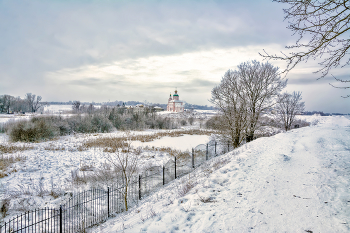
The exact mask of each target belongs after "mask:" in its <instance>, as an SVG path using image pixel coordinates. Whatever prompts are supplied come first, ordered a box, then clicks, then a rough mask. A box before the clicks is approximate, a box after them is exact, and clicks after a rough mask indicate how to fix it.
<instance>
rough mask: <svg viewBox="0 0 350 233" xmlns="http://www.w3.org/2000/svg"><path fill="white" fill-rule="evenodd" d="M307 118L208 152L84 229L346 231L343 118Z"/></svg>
mask: <svg viewBox="0 0 350 233" xmlns="http://www.w3.org/2000/svg"><path fill="white" fill-rule="evenodd" d="M305 118H307V117H305ZM308 120H310V121H314V120H317V121H318V124H317V125H312V126H310V127H305V128H300V129H294V130H291V131H288V132H286V133H280V134H277V135H275V136H272V137H269V138H259V139H257V140H254V141H253V142H251V143H249V144H246V145H244V146H243V147H241V148H238V149H236V150H235V151H232V152H230V153H228V154H226V155H223V156H220V157H216V158H214V159H213V160H210V161H208V164H206V165H203V166H201V167H199V168H198V169H197V170H196V171H195V172H193V173H192V174H190V175H189V176H185V177H182V178H180V179H177V180H175V181H173V182H171V183H170V184H168V185H167V186H165V187H164V188H162V189H161V190H159V192H157V193H154V194H153V195H151V196H149V197H147V198H145V199H144V200H142V201H141V203H140V204H139V206H137V207H135V208H133V209H131V210H130V211H129V212H127V213H124V214H120V215H119V216H117V217H116V218H112V219H110V220H108V221H107V222H105V223H103V224H101V225H99V226H97V227H94V228H92V229H89V232H350V120H349V118H346V117H344V116H339V117H337V116H332V117H316V116H312V117H309V119H308ZM220 166H221V168H219V169H215V168H216V167H220ZM188 187H192V189H190V190H188V189H187V188H188ZM186 189H187V190H186ZM185 190H186V191H188V193H186V194H184V193H185V192H184V191H185Z"/></svg>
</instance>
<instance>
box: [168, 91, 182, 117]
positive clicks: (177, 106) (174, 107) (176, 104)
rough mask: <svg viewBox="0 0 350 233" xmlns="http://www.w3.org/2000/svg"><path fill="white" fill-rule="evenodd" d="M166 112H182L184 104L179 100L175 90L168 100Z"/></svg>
mask: <svg viewBox="0 0 350 233" xmlns="http://www.w3.org/2000/svg"><path fill="white" fill-rule="evenodd" d="M166 110H167V111H169V112H183V111H184V103H183V102H181V101H180V100H179V95H178V94H177V90H175V94H174V95H173V97H171V93H170V97H169V99H168V106H167V109H166Z"/></svg>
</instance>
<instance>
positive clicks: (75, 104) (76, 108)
mask: <svg viewBox="0 0 350 233" xmlns="http://www.w3.org/2000/svg"><path fill="white" fill-rule="evenodd" d="M80 105H81V103H80V101H79V100H75V101H73V103H72V109H73V111H76V112H79V110H80Z"/></svg>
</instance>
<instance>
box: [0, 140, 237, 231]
mask: <svg viewBox="0 0 350 233" xmlns="http://www.w3.org/2000/svg"><path fill="white" fill-rule="evenodd" d="M231 149H233V147H232V146H231V145H230V144H229V143H218V142H216V141H210V142H209V143H208V144H200V145H198V146H196V147H195V148H193V149H192V151H191V152H190V153H189V154H188V153H180V155H178V156H177V157H174V158H173V159H170V160H169V161H168V162H167V163H165V164H164V165H163V166H153V167H150V168H148V169H147V170H145V171H143V172H142V173H141V174H139V175H138V176H137V177H134V178H133V180H132V182H130V183H129V184H128V185H127V187H126V186H125V185H123V184H119V185H117V186H116V187H108V188H107V190H104V189H91V190H87V191H84V192H81V193H79V194H76V195H74V196H73V197H72V198H70V199H69V200H68V202H67V203H65V204H64V205H61V206H60V207H59V208H44V209H36V210H32V211H28V212H25V213H23V214H21V215H17V217H14V218H12V219H10V220H8V221H6V222H5V223H4V224H3V225H1V226H0V233H15V232H26V233H27V232H28V233H35V232H46V233H49V232H52V233H53V232H58V233H63V232H84V229H86V228H88V227H91V226H93V225H96V224H98V223H101V222H103V221H105V220H106V219H107V218H109V217H110V216H111V215H112V214H115V213H121V212H123V211H125V209H126V208H125V196H126V199H127V202H128V206H129V207H133V206H135V205H137V204H138V201H139V200H141V199H142V198H143V197H146V196H148V195H150V194H151V193H153V192H155V191H156V190H157V189H159V188H160V187H162V186H163V185H165V184H167V183H169V182H171V181H172V180H174V179H176V178H178V177H182V176H184V175H186V174H189V173H190V172H192V171H193V170H194V169H195V168H197V167H198V166H200V165H201V164H203V163H204V162H205V161H206V160H209V159H211V158H213V157H215V156H218V155H222V154H225V153H227V152H229V151H230V150H231ZM117 183H118V182H117ZM125 188H127V194H126V195H125Z"/></svg>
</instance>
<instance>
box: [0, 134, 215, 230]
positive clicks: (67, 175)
mask: <svg viewBox="0 0 350 233" xmlns="http://www.w3.org/2000/svg"><path fill="white" fill-rule="evenodd" d="M179 130H181V129H179ZM172 131H176V130H172ZM157 132H169V131H168V130H146V131H132V132H123V131H115V132H112V133H104V134H102V133H101V134H97V133H95V134H76V135H71V136H64V137H60V138H59V139H57V140H54V141H47V142H40V143H20V142H17V143H9V142H8V136H7V135H6V134H0V143H1V145H16V146H22V145H27V146H33V147H34V148H33V149H32V150H25V151H20V152H16V153H13V154H11V156H15V157H16V156H23V157H26V159H25V160H24V161H21V162H17V163H15V164H12V165H11V167H9V168H8V171H13V170H16V171H17V172H10V173H9V174H8V176H5V177H3V178H0V205H1V201H2V200H4V199H5V198H10V199H11V203H10V211H9V212H8V213H7V217H6V218H5V219H9V218H11V217H12V216H15V215H17V214H21V213H22V212H23V211H26V210H32V209H35V208H43V207H52V208H55V207H57V206H59V205H60V204H61V203H64V202H65V201H66V200H67V199H68V198H69V195H66V196H60V197H59V198H54V197H53V196H52V195H50V191H51V190H59V191H60V193H70V192H73V193H74V192H80V191H83V190H85V189H88V188H89V185H82V186H75V184H74V183H73V180H72V172H73V173H74V172H76V173H77V174H80V175H84V174H86V172H84V171H81V169H82V168H83V167H91V168H99V167H100V166H101V165H103V164H104V163H105V162H106V153H105V152H103V149H102V148H88V149H87V150H83V151H80V150H79V146H81V145H82V144H83V143H84V142H86V141H88V140H91V139H96V138H111V137H121V136H126V135H128V136H132V135H150V134H155V133H157ZM208 140H209V136H206V135H183V136H180V137H163V138H160V139H157V140H154V141H151V142H145V143H141V142H139V141H132V146H133V147H134V148H137V147H140V146H141V147H146V146H148V147H150V148H152V147H154V148H157V147H158V148H161V147H165V148H166V147H171V148H172V149H175V150H181V151H186V150H188V151H190V150H191V148H192V147H195V146H197V145H198V144H204V143H207V142H208ZM8 155H9V154H5V156H8ZM170 158H171V155H170V154H169V153H167V152H166V151H157V150H152V149H147V150H145V149H144V150H142V153H141V154H140V155H139V164H140V169H141V170H142V166H146V167H150V166H152V165H160V166H161V165H163V164H165V163H166V162H167V161H168V160H169V159H170ZM40 191H44V192H43V193H44V195H40V194H39V193H40ZM41 196H42V197H41ZM0 225H1V220H0Z"/></svg>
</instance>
